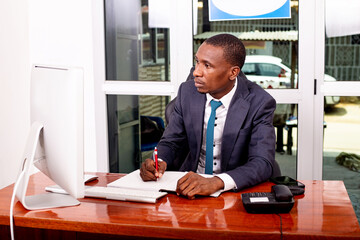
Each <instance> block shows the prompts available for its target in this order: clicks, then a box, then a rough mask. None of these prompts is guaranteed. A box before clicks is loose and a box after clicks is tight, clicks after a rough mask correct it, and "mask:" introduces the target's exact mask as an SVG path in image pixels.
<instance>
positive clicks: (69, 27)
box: [0, 0, 97, 188]
mask: <svg viewBox="0 0 360 240" xmlns="http://www.w3.org/2000/svg"><path fill="white" fill-rule="evenodd" d="M0 29H1V35H0V36H1V37H0V52H1V55H0V63H1V67H0V96H1V101H0V110H1V115H0V116H1V118H0V188H2V187H4V186H6V185H8V184H10V183H12V182H13V181H14V180H15V178H16V176H17V173H18V169H19V167H20V166H19V163H20V160H21V157H22V153H23V149H24V146H25V139H26V137H27V133H28V130H29V126H30V119H29V114H30V109H29V97H30V94H29V86H30V68H31V65H32V64H35V63H39V64H52V65H65V66H78V67H83V69H84V77H85V89H84V90H85V119H86V120H85V159H86V161H85V171H96V169H97V166H96V146H95V124H94V96H93V92H94V84H93V35H92V1H87V0H77V1H71V0H62V1H59V0H54V1H45V0H32V1H26V0H13V1H1V2H0Z"/></svg>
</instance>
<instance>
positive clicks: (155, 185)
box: [107, 169, 222, 197]
mask: <svg viewBox="0 0 360 240" xmlns="http://www.w3.org/2000/svg"><path fill="white" fill-rule="evenodd" d="M185 174H186V172H177V171H166V172H165V173H164V175H163V176H162V177H161V178H159V179H158V180H157V181H148V182H144V181H143V180H142V179H141V177H140V170H139V169H138V170H135V171H133V172H131V173H129V174H127V175H125V176H124V177H122V178H120V179H118V180H116V181H114V182H111V183H109V184H108V185H107V186H108V187H118V188H124V189H137V190H151V191H167V192H175V191H176V185H177V181H178V180H179V179H180V178H181V177H182V176H184V175H185ZM200 175H201V176H203V177H213V176H212V175H206V174H200ZM221 192H222V191H221V190H220V191H217V192H215V193H213V194H211V195H210V196H212V197H218V196H219V195H220V194H221Z"/></svg>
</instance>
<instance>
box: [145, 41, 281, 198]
mask: <svg viewBox="0 0 360 240" xmlns="http://www.w3.org/2000/svg"><path fill="white" fill-rule="evenodd" d="M245 55H246V51H245V47H244V45H243V44H242V42H241V41H240V40H239V39H238V38H236V37H235V36H233V35H230V34H220V35H216V36H213V37H211V38H209V39H207V40H206V41H205V42H204V43H203V44H202V45H201V46H200V47H199V49H198V51H197V53H196V55H195V61H196V65H195V69H194V72H193V76H194V80H193V81H192V80H190V81H186V82H184V83H182V84H181V86H180V88H179V92H178V95H177V98H176V102H175V107H174V111H173V113H172V115H171V117H170V121H169V124H168V126H167V128H166V129H165V132H164V134H163V137H162V139H161V140H160V142H159V144H158V156H159V159H161V160H162V161H160V162H159V171H156V169H155V164H154V161H153V160H151V159H146V161H145V162H144V163H143V164H142V166H141V169H140V175H141V177H142V179H143V180H144V181H151V180H156V178H157V177H161V176H162V174H163V173H164V171H165V170H166V168H167V166H172V165H173V163H174V160H175V159H176V157H177V156H178V155H180V153H181V151H182V149H183V148H186V147H188V149H190V151H189V154H188V156H187V158H186V159H185V160H184V162H183V163H182V165H181V167H180V169H179V170H180V171H189V173H187V174H186V175H185V176H184V177H182V178H181V179H180V180H179V181H178V184H177V190H176V191H177V193H178V194H179V195H183V196H185V197H188V198H189V199H193V198H195V196H196V195H205V196H206V195H210V194H212V193H214V192H216V191H218V190H223V191H228V190H234V191H238V190H240V189H242V188H245V187H249V186H252V185H255V184H258V183H260V182H263V181H265V180H267V179H268V178H269V177H270V176H271V175H272V171H273V165H274V161H275V160H274V158H275V133H274V127H273V125H272V122H273V113H274V110H275V108H276V102H275V100H274V99H273V98H272V97H271V96H270V95H269V94H268V93H267V92H266V91H264V90H263V89H262V88H261V87H260V86H258V85H256V84H255V83H252V82H250V81H249V80H247V78H246V77H245V75H244V74H243V73H242V72H241V68H242V66H243V65H244V61H245ZM211 100H213V101H211ZM213 102H215V104H216V105H218V106H217V109H216V110H214V114H216V117H215V120H212V121H215V124H213V125H212V124H210V122H209V123H208V121H209V118H211V117H210V116H211V115H212V114H211V111H212V107H211V105H213ZM212 118H214V117H212ZM208 124H209V126H215V127H214V130H213V131H214V133H213V134H210V132H212V130H209V131H207V130H208ZM209 129H212V127H209ZM207 132H209V136H212V135H213V139H212V138H209V139H211V140H208V143H210V145H212V141H213V146H211V147H210V146H209V145H207V144H206V142H207V139H208V138H207V137H208V136H207ZM210 141H211V142H210ZM211 152H212V153H211ZM207 154H208V155H210V157H208V156H207ZM209 158H211V166H210V170H209V163H208V162H209V161H208V159H209ZM211 168H213V169H211ZM209 171H210V174H212V173H213V174H214V177H211V178H204V177H202V176H200V175H199V174H197V173H205V172H209Z"/></svg>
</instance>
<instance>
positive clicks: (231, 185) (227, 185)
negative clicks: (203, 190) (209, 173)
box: [216, 173, 237, 192]
mask: <svg viewBox="0 0 360 240" xmlns="http://www.w3.org/2000/svg"><path fill="white" fill-rule="evenodd" d="M216 177H218V178H220V179H221V180H222V181H223V182H224V189H223V190H222V191H224V192H225V191H229V190H233V189H237V186H236V183H235V181H234V179H232V177H230V175H229V174H227V173H220V174H218V175H216Z"/></svg>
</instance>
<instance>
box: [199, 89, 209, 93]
mask: <svg viewBox="0 0 360 240" xmlns="http://www.w3.org/2000/svg"><path fill="white" fill-rule="evenodd" d="M197 91H198V92H199V93H207V91H206V89H204V88H197Z"/></svg>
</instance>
